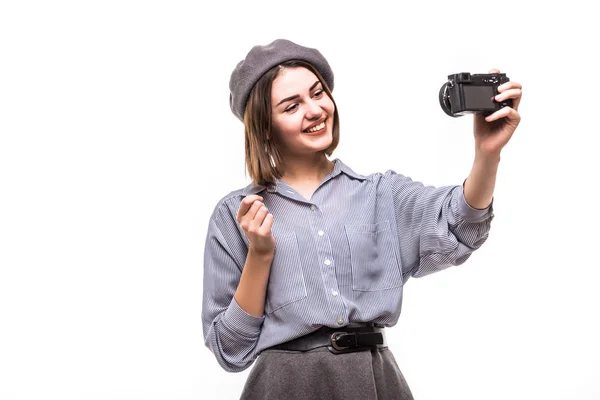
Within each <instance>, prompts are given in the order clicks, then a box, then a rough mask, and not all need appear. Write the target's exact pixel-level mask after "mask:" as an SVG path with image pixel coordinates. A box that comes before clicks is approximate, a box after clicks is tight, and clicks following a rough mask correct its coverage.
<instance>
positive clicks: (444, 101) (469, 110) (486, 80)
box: [440, 72, 513, 117]
mask: <svg viewBox="0 0 600 400" xmlns="http://www.w3.org/2000/svg"><path fill="white" fill-rule="evenodd" d="M508 81H510V79H508V77H507V76H506V74H471V73H469V72H461V73H458V74H452V75H448V82H446V83H445V84H443V85H442V87H441V88H440V106H441V107H442V110H444V112H445V113H446V114H448V115H449V116H451V117H460V116H462V115H466V114H483V115H484V116H488V115H490V114H493V113H495V112H496V111H498V110H500V109H501V108H503V107H512V105H513V102H512V100H511V99H507V100H505V101H502V102H497V101H496V100H494V97H495V96H496V95H497V94H498V86H500V85H502V84H503V83H505V82H508Z"/></svg>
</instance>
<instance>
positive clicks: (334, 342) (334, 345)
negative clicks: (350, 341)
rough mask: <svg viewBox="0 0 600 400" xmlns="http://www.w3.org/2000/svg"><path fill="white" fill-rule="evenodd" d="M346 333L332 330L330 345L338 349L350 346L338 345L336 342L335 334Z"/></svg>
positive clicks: (341, 349)
mask: <svg viewBox="0 0 600 400" xmlns="http://www.w3.org/2000/svg"><path fill="white" fill-rule="evenodd" d="M347 333H348V332H334V333H333V334H331V346H332V347H333V348H334V349H336V350H338V351H343V350H346V349H348V348H350V346H339V345H338V344H337V335H344V334H347Z"/></svg>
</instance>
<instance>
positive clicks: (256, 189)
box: [242, 158, 367, 196]
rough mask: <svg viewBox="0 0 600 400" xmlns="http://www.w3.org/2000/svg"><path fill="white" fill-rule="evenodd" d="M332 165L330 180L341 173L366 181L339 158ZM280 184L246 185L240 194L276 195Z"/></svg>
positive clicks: (276, 182)
mask: <svg viewBox="0 0 600 400" xmlns="http://www.w3.org/2000/svg"><path fill="white" fill-rule="evenodd" d="M333 163H334V166H333V171H331V173H330V174H329V175H330V176H331V178H332V179H333V178H335V177H336V176H338V175H339V174H341V173H342V172H343V173H344V174H346V175H348V176H349V177H351V178H354V179H358V180H360V181H364V180H365V179H367V178H366V177H365V176H363V175H360V174H357V173H356V172H354V171H353V170H352V169H351V168H350V167H349V166H347V165H346V164H344V163H343V162H342V160H340V159H339V158H336V159H335V160H333ZM280 184H281V183H280V179H277V180H276V181H275V183H274V184H267V185H254V184H252V183H251V184H250V185H248V186H246V187H245V188H244V191H243V192H242V194H243V196H249V195H251V194H258V193H260V192H262V191H263V190H265V189H266V190H267V191H268V192H271V193H276V192H277V188H278V186H279V185H280Z"/></svg>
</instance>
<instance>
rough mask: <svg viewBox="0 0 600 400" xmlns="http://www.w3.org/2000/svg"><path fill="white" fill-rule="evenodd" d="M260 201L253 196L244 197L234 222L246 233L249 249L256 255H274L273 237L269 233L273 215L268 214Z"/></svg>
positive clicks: (257, 197)
mask: <svg viewBox="0 0 600 400" xmlns="http://www.w3.org/2000/svg"><path fill="white" fill-rule="evenodd" d="M262 200H263V198H262V197H260V196H258V195H255V194H253V195H250V196H246V197H244V199H243V200H242V202H241V204H240V208H239V210H238V213H237V217H236V220H237V222H238V224H240V226H241V227H242V229H243V230H244V233H246V237H247V238H248V241H249V242H250V245H249V249H250V250H252V251H254V252H255V253H257V254H264V255H271V254H274V253H275V237H274V236H273V234H272V233H271V227H272V226H273V214H270V213H269V210H267V207H265V205H264V204H263V202H262Z"/></svg>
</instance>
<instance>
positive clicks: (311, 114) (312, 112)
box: [306, 101, 323, 120]
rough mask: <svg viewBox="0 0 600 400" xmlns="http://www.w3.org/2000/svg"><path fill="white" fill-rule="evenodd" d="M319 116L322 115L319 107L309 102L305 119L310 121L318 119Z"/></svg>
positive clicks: (314, 102) (315, 103) (313, 102)
mask: <svg viewBox="0 0 600 400" xmlns="http://www.w3.org/2000/svg"><path fill="white" fill-rule="evenodd" d="M321 115H323V109H322V108H321V106H320V105H319V104H318V103H317V102H316V101H310V102H309V103H308V107H307V111H306V118H308V119H310V120H313V119H319V118H321Z"/></svg>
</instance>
